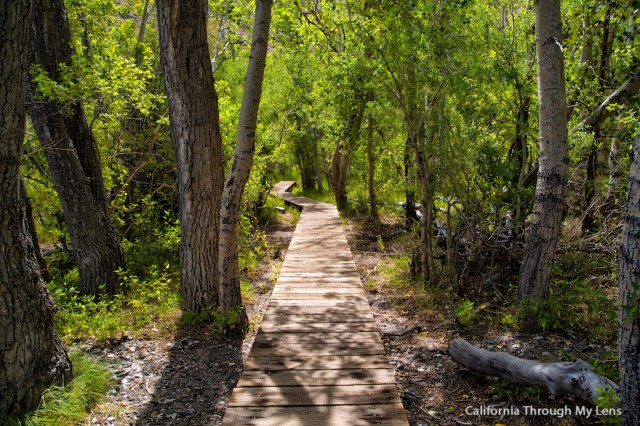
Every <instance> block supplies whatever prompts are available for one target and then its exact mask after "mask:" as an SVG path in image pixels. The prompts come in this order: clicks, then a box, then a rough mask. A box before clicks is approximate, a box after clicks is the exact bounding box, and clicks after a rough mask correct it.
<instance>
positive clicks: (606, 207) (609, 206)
mask: <svg viewBox="0 0 640 426" xmlns="http://www.w3.org/2000/svg"><path fill="white" fill-rule="evenodd" d="M622 127H623V126H622V124H621V123H620V124H618V130H620V131H622ZM608 164H609V183H608V184H607V195H606V196H605V198H604V203H603V205H602V212H601V213H602V214H603V215H606V214H608V213H609V212H611V211H612V210H613V209H614V208H615V207H616V204H617V203H616V194H617V193H618V182H619V180H620V138H619V136H618V135H616V136H614V137H613V138H612V139H611V148H610V149H609V158H608Z"/></svg>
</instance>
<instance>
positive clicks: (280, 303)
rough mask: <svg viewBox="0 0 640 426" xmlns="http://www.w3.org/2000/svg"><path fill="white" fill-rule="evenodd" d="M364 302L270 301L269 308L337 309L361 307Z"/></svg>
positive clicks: (320, 300) (321, 300)
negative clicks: (307, 307)
mask: <svg viewBox="0 0 640 426" xmlns="http://www.w3.org/2000/svg"><path fill="white" fill-rule="evenodd" d="M361 305H362V301H361V300H358V301H345V300H340V301H338V300H332V299H273V298H272V299H270V300H269V306H270V307H271V306H299V307H305V306H327V307H336V308H345V309H346V308H348V307H350V306H354V307H355V306H361Z"/></svg>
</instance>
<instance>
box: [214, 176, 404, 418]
mask: <svg viewBox="0 0 640 426" xmlns="http://www.w3.org/2000/svg"><path fill="white" fill-rule="evenodd" d="M293 184H294V182H289V181H286V182H280V183H278V184H277V185H276V186H275V187H274V188H273V192H274V193H275V194H276V195H278V196H280V197H282V198H284V199H285V200H286V201H287V202H289V203H292V204H295V205H298V206H300V207H302V214H301V215H300V221H299V222H298V226H297V227H296V230H295V232H294V234H293V238H292V240H291V244H290V245H289V249H288V251H287V256H286V258H285V260H284V263H283V264H282V268H281V270H280V275H279V277H278V281H277V283H276V285H275V288H274V290H273V294H272V296H271V299H270V301H269V306H268V308H267V311H266V313H265V316H264V318H263V320H262V324H261V325H260V330H259V331H258V335H257V336H256V340H255V342H254V344H253V348H252V349H251V353H250V354H249V358H248V359H247V362H246V363H245V365H244V371H243V373H242V375H241V376H240V381H239V382H238V386H237V387H236V388H235V389H234V391H233V394H232V395H231V401H230V402H229V406H228V408H227V411H226V413H225V416H224V419H223V423H222V424H223V425H229V426H231V425H274V426H281V425H318V426H320V425H336V426H338V425H339V426H349V425H405V426H406V425H407V424H408V423H407V418H406V415H405V412H404V409H403V408H402V403H401V401H400V398H399V396H398V391H397V389H396V383H395V379H394V376H393V370H392V369H391V368H390V366H389V360H388V359H387V356H386V354H385V351H384V347H383V345H382V340H381V339H380V334H379V333H378V329H377V327H376V324H375V322H374V320H373V316H372V314H371V309H370V308H369V304H368V303H367V297H366V294H365V291H364V289H363V288H362V283H361V282H360V275H359V274H358V270H357V268H356V265H355V263H354V261H353V256H352V255H351V251H350V250H349V245H348V244H347V239H346V236H345V234H344V231H343V229H342V225H341V222H340V216H339V215H338V211H337V209H336V207H335V206H332V205H330V204H326V203H321V202H318V201H314V200H310V199H307V198H303V197H297V196H294V195H293V194H291V193H289V192H287V190H288V189H289V188H290V187H291V186H292V185H293Z"/></svg>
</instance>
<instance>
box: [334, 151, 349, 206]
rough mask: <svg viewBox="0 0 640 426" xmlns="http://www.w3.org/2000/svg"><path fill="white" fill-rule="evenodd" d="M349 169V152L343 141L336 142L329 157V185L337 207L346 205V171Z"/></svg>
mask: <svg viewBox="0 0 640 426" xmlns="http://www.w3.org/2000/svg"><path fill="white" fill-rule="evenodd" d="M348 169H349V152H348V151H347V149H346V147H345V145H344V143H342V142H338V144H337V145H336V149H335V150H334V151H333V158H332V159H331V181H332V182H333V184H332V185H331V186H332V188H333V196H334V198H335V199H336V204H337V206H338V209H340V210H342V209H343V208H345V207H346V206H347V171H348Z"/></svg>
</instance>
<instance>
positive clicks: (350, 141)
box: [331, 101, 364, 209]
mask: <svg viewBox="0 0 640 426" xmlns="http://www.w3.org/2000/svg"><path fill="white" fill-rule="evenodd" d="M356 108H357V110H356V111H355V112H353V114H351V115H350V116H349V118H347V123H346V125H345V130H344V133H343V141H341V142H338V144H337V145H336V149H335V151H334V152H333V158H332V160H331V180H332V181H333V185H332V187H333V195H334V197H335V199H336V205H337V206H338V209H343V208H345V207H346V206H347V201H348V200H347V174H348V172H349V157H350V155H351V151H352V150H353V148H354V146H355V145H356V143H357V142H358V139H360V129H361V127H362V118H363V115H364V101H362V102H361V103H360V104H359V105H358V106H357V107H356Z"/></svg>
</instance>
